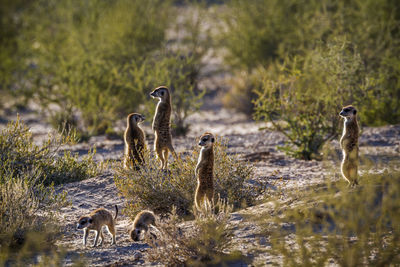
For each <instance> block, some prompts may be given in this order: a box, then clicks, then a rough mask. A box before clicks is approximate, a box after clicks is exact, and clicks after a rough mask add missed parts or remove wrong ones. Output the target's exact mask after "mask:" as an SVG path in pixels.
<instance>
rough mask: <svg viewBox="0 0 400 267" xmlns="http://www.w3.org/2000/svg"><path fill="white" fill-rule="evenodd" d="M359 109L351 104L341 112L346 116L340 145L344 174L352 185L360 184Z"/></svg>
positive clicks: (342, 115)
mask: <svg viewBox="0 0 400 267" xmlns="http://www.w3.org/2000/svg"><path fill="white" fill-rule="evenodd" d="M356 114H357V110H356V108H355V107H353V106H351V105H349V106H346V107H344V108H343V109H342V111H341V112H340V113H339V115H340V116H341V117H343V118H344V128H343V135H342V138H340V147H341V148H342V151H343V161H342V165H341V172H342V176H343V178H344V179H346V181H348V182H349V185H350V186H354V185H357V184H358V181H357V172H358V135H359V127H358V122H357V115H356Z"/></svg>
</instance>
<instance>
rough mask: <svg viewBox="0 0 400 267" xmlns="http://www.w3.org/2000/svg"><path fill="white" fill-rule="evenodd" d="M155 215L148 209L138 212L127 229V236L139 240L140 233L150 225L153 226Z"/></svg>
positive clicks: (145, 230)
mask: <svg viewBox="0 0 400 267" xmlns="http://www.w3.org/2000/svg"><path fill="white" fill-rule="evenodd" d="M155 225H156V216H155V215H154V213H153V212H151V211H149V210H143V211H141V212H139V213H138V214H137V215H136V217H135V220H134V221H133V225H132V228H131V229H130V231H129V236H130V237H131V239H132V240H133V241H139V238H140V234H141V233H142V232H147V231H148V230H149V227H150V226H153V227H155Z"/></svg>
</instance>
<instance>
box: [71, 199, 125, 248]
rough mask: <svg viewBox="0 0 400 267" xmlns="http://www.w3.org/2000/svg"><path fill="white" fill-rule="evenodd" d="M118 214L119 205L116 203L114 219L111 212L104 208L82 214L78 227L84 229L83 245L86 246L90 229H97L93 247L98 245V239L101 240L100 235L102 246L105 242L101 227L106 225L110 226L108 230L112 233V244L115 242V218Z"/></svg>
mask: <svg viewBox="0 0 400 267" xmlns="http://www.w3.org/2000/svg"><path fill="white" fill-rule="evenodd" d="M117 215H118V207H117V205H115V217H114V219H113V217H112V215H111V213H110V212H109V211H107V210H105V209H103V208H100V209H97V210H95V211H92V212H91V213H90V214H89V215H86V216H82V217H81V218H79V220H78V223H77V225H76V228H77V229H83V245H84V246H86V240H87V237H88V235H89V231H95V232H96V237H95V240H94V244H93V247H95V246H96V245H97V241H98V240H99V235H100V238H101V241H100V244H99V245H100V246H101V245H102V244H103V240H104V237H103V233H102V231H101V228H102V227H103V226H104V225H105V226H107V228H108V231H109V232H110V233H111V235H112V242H111V245H113V244H115V220H116V219H117Z"/></svg>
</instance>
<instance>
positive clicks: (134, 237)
mask: <svg viewBox="0 0 400 267" xmlns="http://www.w3.org/2000/svg"><path fill="white" fill-rule="evenodd" d="M140 233H141V230H140V229H138V228H135V229H133V230H132V232H131V238H132V240H133V241H139V237H140Z"/></svg>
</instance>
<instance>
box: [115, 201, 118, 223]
mask: <svg viewBox="0 0 400 267" xmlns="http://www.w3.org/2000/svg"><path fill="white" fill-rule="evenodd" d="M117 216H118V207H117V205H115V217H114V220H116V219H117Z"/></svg>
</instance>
